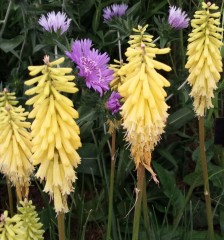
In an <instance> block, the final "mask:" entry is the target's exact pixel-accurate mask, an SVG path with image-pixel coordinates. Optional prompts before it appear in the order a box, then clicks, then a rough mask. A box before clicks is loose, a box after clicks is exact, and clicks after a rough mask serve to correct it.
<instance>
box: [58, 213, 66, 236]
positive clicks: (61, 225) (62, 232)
mask: <svg viewBox="0 0 224 240" xmlns="http://www.w3.org/2000/svg"><path fill="white" fill-rule="evenodd" d="M57 218H58V239H59V240H65V215H64V213H63V212H60V213H58V216H57Z"/></svg>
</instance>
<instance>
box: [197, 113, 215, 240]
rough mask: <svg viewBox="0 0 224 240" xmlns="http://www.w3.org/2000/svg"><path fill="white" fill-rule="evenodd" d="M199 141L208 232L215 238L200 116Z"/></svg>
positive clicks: (211, 238)
mask: <svg viewBox="0 0 224 240" xmlns="http://www.w3.org/2000/svg"><path fill="white" fill-rule="evenodd" d="M199 141H200V156H201V166H202V172H203V181H204V195H205V204H206V214H207V221H208V233H209V239H210V240H214V239H215V236H214V227H213V216H212V207H211V197H210V190H209V181H208V169H207V162H206V153H205V133H204V117H199Z"/></svg>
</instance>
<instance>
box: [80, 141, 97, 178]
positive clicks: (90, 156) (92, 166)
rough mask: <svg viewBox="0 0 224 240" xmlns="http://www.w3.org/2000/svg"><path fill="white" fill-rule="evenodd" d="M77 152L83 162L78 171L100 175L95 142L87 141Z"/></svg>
mask: <svg viewBox="0 0 224 240" xmlns="http://www.w3.org/2000/svg"><path fill="white" fill-rule="evenodd" d="M77 152H78V154H79V155H80V157H81V164H80V165H79V166H78V168H77V172H80V173H86V174H93V175H97V176H100V173H99V168H98V163H97V149H96V146H95V144H93V143H86V144H84V145H83V146H82V147H81V148H79V149H78V151H77Z"/></svg>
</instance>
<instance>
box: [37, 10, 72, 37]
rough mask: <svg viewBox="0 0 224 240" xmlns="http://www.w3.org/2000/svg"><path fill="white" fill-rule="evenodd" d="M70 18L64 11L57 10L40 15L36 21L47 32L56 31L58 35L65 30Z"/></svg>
mask: <svg viewBox="0 0 224 240" xmlns="http://www.w3.org/2000/svg"><path fill="white" fill-rule="evenodd" d="M70 22H71V19H70V18H67V15H66V14H65V13H61V12H58V13H57V14H55V12H54V11H53V12H49V13H48V14H47V17H45V16H44V15H41V17H40V19H39V21H38V23H39V24H40V25H41V26H42V27H43V28H44V29H45V30H46V31H48V32H58V31H60V32H59V33H60V35H62V34H63V33H64V32H66V31H67V30H68V28H69V25H70Z"/></svg>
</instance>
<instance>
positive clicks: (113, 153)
mask: <svg viewBox="0 0 224 240" xmlns="http://www.w3.org/2000/svg"><path fill="white" fill-rule="evenodd" d="M111 141H112V143H111V145H112V149H111V170H110V192H109V210H108V212H109V213H108V223H107V238H106V239H107V240H109V239H111V237H110V235H111V225H112V219H113V195H114V172H115V145H116V130H114V131H113V133H112V140H111Z"/></svg>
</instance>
